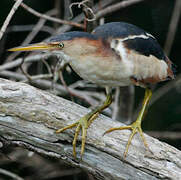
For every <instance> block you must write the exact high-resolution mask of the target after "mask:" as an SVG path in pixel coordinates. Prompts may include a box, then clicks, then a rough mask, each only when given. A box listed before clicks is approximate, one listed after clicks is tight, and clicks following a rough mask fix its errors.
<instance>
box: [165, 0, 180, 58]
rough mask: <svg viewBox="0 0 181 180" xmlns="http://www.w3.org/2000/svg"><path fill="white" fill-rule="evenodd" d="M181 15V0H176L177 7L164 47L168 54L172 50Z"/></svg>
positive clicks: (174, 10)
mask: <svg viewBox="0 0 181 180" xmlns="http://www.w3.org/2000/svg"><path fill="white" fill-rule="evenodd" d="M180 15H181V0H176V1H175V7H174V9H173V13H172V18H171V20H170V25H169V30H168V34H167V39H166V42H165V47H164V50H165V52H166V53H167V55H169V54H170V51H171V48H172V44H173V40H174V38H175V33H176V30H177V26H178V22H179V18H180Z"/></svg>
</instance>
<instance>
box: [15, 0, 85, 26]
mask: <svg viewBox="0 0 181 180" xmlns="http://www.w3.org/2000/svg"><path fill="white" fill-rule="evenodd" d="M15 1H17V0H15ZM20 5H21V7H23V8H24V9H26V10H27V11H28V12H29V13H31V14H33V15H35V16H37V17H40V18H44V19H47V20H49V21H53V22H56V23H60V24H67V25H71V26H75V27H78V28H84V26H83V25H82V24H78V23H75V22H72V21H66V20H62V19H58V18H54V17H51V16H47V15H45V14H42V13H39V12H38V11H35V10H34V9H32V8H31V7H29V6H27V5H26V4H24V3H21V4H20Z"/></svg>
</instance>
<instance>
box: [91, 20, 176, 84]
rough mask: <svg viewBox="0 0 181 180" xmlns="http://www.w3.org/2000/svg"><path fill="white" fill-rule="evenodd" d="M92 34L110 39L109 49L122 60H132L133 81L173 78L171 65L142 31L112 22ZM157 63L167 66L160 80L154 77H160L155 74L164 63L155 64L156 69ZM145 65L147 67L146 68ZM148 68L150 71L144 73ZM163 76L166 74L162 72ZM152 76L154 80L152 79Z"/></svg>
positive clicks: (157, 46)
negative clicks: (133, 68)
mask: <svg viewBox="0 0 181 180" xmlns="http://www.w3.org/2000/svg"><path fill="white" fill-rule="evenodd" d="M92 33H93V34H94V35H96V36H97V37H100V38H102V39H105V40H108V39H111V41H112V42H111V43H110V44H111V48H112V49H113V50H114V51H115V52H116V53H117V54H118V55H120V56H121V57H122V58H124V59H126V58H127V57H131V58H132V62H133V63H135V66H137V67H136V70H137V71H136V72H135V77H134V78H135V79H139V80H142V81H144V80H143V79H144V78H147V79H148V78H149V79H148V81H150V82H153V81H155V82H157V81H161V80H166V79H167V78H174V67H173V63H172V62H171V61H170V60H169V59H168V57H167V56H166V55H165V53H164V52H163V50H162V48H161V47H160V45H159V43H158V42H157V40H156V39H155V38H154V37H153V36H152V35H151V34H149V33H147V32H146V31H144V30H143V29H141V28H139V27H137V26H135V25H132V24H129V23H125V22H112V23H107V24H104V25H101V26H98V27H97V28H95V29H94V31H93V32H92ZM123 56H126V57H123ZM157 61H158V62H159V61H160V62H165V63H166V64H167V66H168V69H167V74H168V77H165V75H163V78H162V79H161V78H158V77H156V76H160V77H161V76H162V75H161V74H157V73H156V71H157V70H159V69H163V68H165V64H164V63H157V64H160V65H159V66H160V67H158V65H156V63H155V62H157ZM140 63H141V64H140ZM152 63H153V66H152ZM142 65H143V67H142ZM147 65H148V66H149V67H146V66H147ZM162 65H163V68H162ZM148 68H151V69H149V70H148V71H147V72H144V70H146V69H148ZM163 71H165V70H163ZM149 73H150V77H149ZM164 74H166V73H165V72H164ZM154 75H155V78H153V76H154ZM150 78H151V79H150ZM148 83H149V82H148Z"/></svg>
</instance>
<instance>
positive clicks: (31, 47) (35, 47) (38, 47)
mask: <svg viewBox="0 0 181 180" xmlns="http://www.w3.org/2000/svg"><path fill="white" fill-rule="evenodd" d="M52 48H55V47H53V46H52V45H51V44H48V43H37V44H30V45H27V46H19V47H14V48H11V49H8V51H35V50H51V49H52Z"/></svg>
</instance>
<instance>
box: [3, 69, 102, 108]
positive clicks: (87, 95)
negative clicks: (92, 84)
mask: <svg viewBox="0 0 181 180" xmlns="http://www.w3.org/2000/svg"><path fill="white" fill-rule="evenodd" d="M0 76H1V77H6V78H12V79H15V80H20V81H24V80H26V77H25V76H24V75H22V74H20V73H16V72H11V71H6V70H5V71H0ZM31 84H34V85H36V86H37V87H41V88H43V89H50V88H51V87H52V82H51V81H48V80H44V79H37V80H33V79H32V81H31ZM55 89H56V90H57V94H61V95H62V96H63V95H65V94H67V90H66V89H65V87H64V86H62V85H60V84H55ZM69 89H70V90H71V92H73V93H74V94H75V95H76V96H78V97H81V98H82V99H84V100H85V101H86V102H88V103H89V104H91V105H94V106H95V105H97V104H98V102H97V101H96V100H95V99H94V98H92V97H91V96H94V97H96V98H97V99H99V97H100V93H96V92H89V91H83V92H82V91H79V90H76V89H72V88H69Z"/></svg>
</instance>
